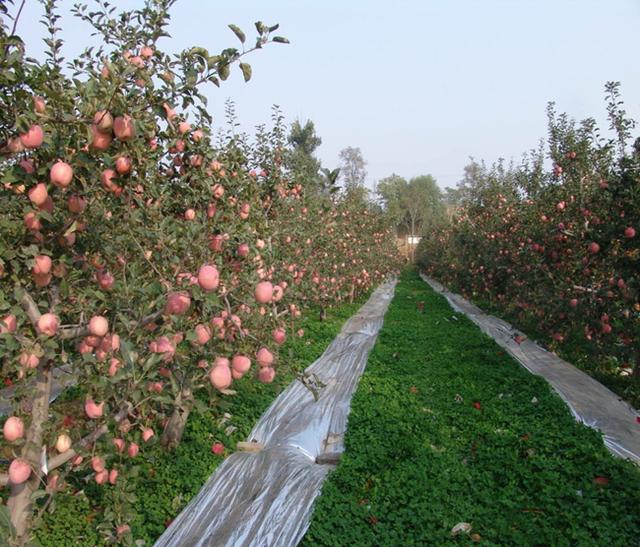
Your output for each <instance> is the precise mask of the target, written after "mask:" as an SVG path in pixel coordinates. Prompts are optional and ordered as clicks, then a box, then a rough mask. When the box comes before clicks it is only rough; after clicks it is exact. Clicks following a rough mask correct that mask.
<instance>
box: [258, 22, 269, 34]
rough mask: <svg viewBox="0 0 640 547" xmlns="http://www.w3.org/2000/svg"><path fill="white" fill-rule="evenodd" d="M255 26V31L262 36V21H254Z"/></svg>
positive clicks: (263, 29)
mask: <svg viewBox="0 0 640 547" xmlns="http://www.w3.org/2000/svg"><path fill="white" fill-rule="evenodd" d="M255 25H256V30H257V31H258V33H260V34H264V32H265V30H266V27H265V26H264V23H263V22H262V21H256V22H255Z"/></svg>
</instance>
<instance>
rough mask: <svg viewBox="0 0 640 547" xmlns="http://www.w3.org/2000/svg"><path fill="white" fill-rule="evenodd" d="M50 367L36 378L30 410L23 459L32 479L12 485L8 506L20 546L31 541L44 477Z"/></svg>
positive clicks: (45, 368) (43, 369)
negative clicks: (35, 500)
mask: <svg viewBox="0 0 640 547" xmlns="http://www.w3.org/2000/svg"><path fill="white" fill-rule="evenodd" d="M51 377H52V373H51V368H50V367H49V364H48V363H46V364H41V365H40V366H39V367H38V371H37V376H36V384H35V389H36V394H35V396H34V398H33V406H32V409H31V425H30V426H29V429H28V430H27V437H26V442H25V444H24V446H23V447H22V451H21V453H20V456H21V457H22V458H23V459H25V460H26V461H28V462H29V465H30V466H31V469H32V472H31V477H30V478H29V480H27V481H26V482H23V483H22V484H11V495H10V496H9V501H8V502H7V506H8V507H9V512H10V515H11V523H12V524H13V526H14V528H15V531H16V536H17V540H18V545H26V544H27V542H28V541H29V531H30V526H31V519H32V516H33V507H32V506H33V502H32V501H31V495H32V494H33V493H34V492H35V491H36V490H38V487H39V486H40V480H41V477H42V470H41V469H40V456H41V451H42V446H43V444H44V443H43V439H42V433H43V431H42V429H43V425H44V423H45V422H46V421H47V419H48V417H49V396H50V394H51Z"/></svg>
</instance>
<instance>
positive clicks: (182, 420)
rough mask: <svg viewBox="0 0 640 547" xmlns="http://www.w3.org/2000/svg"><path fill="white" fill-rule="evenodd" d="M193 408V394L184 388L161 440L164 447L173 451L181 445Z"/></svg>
mask: <svg viewBox="0 0 640 547" xmlns="http://www.w3.org/2000/svg"><path fill="white" fill-rule="evenodd" d="M192 408H193V394H192V393H191V389H190V388H187V387H183V388H182V389H181V390H180V393H179V394H178V396H177V397H176V403H175V407H174V408H173V414H171V418H169V421H168V422H167V425H166V427H165V428H164V431H163V432H162V438H161V439H160V442H161V444H162V446H164V447H165V448H169V449H173V448H175V447H176V446H178V445H179V444H180V441H181V440H182V435H183V434H184V428H185V427H186V425H187V420H188V419H189V414H191V409H192Z"/></svg>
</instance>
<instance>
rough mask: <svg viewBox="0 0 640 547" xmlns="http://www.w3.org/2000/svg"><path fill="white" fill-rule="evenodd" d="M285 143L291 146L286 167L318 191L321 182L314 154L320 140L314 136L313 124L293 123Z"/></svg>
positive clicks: (318, 164) (307, 122) (310, 122)
mask: <svg viewBox="0 0 640 547" xmlns="http://www.w3.org/2000/svg"><path fill="white" fill-rule="evenodd" d="M287 141H288V143H289V145H290V146H291V148H290V150H289V153H288V157H287V167H288V168H289V170H290V171H291V172H292V173H295V174H296V176H298V177H301V178H302V179H304V180H305V183H306V184H307V185H311V186H312V187H314V189H315V190H319V189H320V188H321V187H322V185H323V181H322V178H321V176H320V161H319V160H318V159H317V158H316V157H315V156H314V152H315V151H316V149H317V148H318V147H319V146H320V145H321V144H322V139H321V138H320V137H318V135H316V128H315V126H314V124H313V122H312V121H311V120H307V121H306V122H305V124H304V125H302V124H301V123H300V121H299V120H296V121H295V122H293V123H292V124H291V131H290V133H289V136H288V138H287Z"/></svg>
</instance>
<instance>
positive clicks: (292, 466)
mask: <svg viewBox="0 0 640 547" xmlns="http://www.w3.org/2000/svg"><path fill="white" fill-rule="evenodd" d="M394 287H395V282H387V283H386V284H384V285H382V286H381V287H379V288H378V289H377V290H376V291H375V292H374V293H373V294H372V296H371V297H370V299H369V300H368V301H367V303H366V304H364V306H363V307H362V308H361V309H360V310H359V312H358V313H357V314H356V315H354V316H353V317H352V318H351V319H349V321H347V323H346V324H345V325H344V327H343V328H342V331H341V332H340V334H339V335H338V336H337V337H336V339H335V340H334V341H333V342H332V344H331V345H330V346H329V347H328V348H327V350H326V351H325V352H324V354H323V355H322V356H321V357H320V358H319V359H318V360H317V361H316V362H315V363H313V364H312V365H311V366H310V367H309V368H307V370H306V371H305V374H306V376H307V378H308V381H309V383H310V384H317V385H318V386H319V389H318V395H319V397H318V400H317V401H315V400H314V397H313V395H312V392H311V390H309V389H307V388H306V387H304V386H303V385H302V383H301V382H298V381H296V382H294V383H292V384H291V385H290V386H289V387H288V388H287V389H286V390H285V391H284V392H283V393H282V394H280V396H279V397H278V398H277V399H276V400H275V402H274V403H273V404H272V405H271V407H269V409H268V410H267V411H266V412H265V414H264V415H263V416H262V418H261V419H260V421H259V422H258V424H257V425H256V426H255V427H254V429H253V431H252V432H251V434H250V436H249V441H253V442H254V443H256V444H254V445H253V446H254V447H258V448H261V449H260V450H258V451H257V452H236V453H235V454H233V455H231V456H230V457H229V458H227V459H226V460H225V461H224V463H223V464H222V465H220V467H218V469H217V470H216V472H215V473H214V474H213V475H212V476H211V478H210V479H209V480H208V481H207V483H206V484H205V485H204V487H203V488H202V490H201V491H200V492H199V493H198V495H197V496H196V497H195V498H194V499H193V500H192V501H191V502H190V503H189V504H188V505H187V506H186V507H185V509H184V510H183V511H182V512H181V513H180V515H178V517H177V518H176V519H175V520H174V521H173V523H172V524H171V525H170V526H169V528H168V529H167V530H166V531H165V533H164V534H163V535H162V536H161V537H160V538H159V540H158V541H157V543H156V546H158V547H161V546H167V547H168V546H171V547H174V546H183V545H184V546H186V545H189V546H192V545H216V546H223V545H225V546H234V547H240V546H249V545H278V546H288V545H292V546H293V545H296V544H297V543H298V542H299V541H300V539H301V538H302V536H303V535H304V533H305V531H306V529H307V526H308V522H309V519H310V516H311V511H312V506H313V501H314V499H315V497H316V496H317V495H318V494H319V493H320V489H321V487H322V483H323V482H324V479H325V477H326V475H327V473H329V471H331V469H333V465H330V464H327V463H324V462H335V461H336V460H337V457H338V456H339V454H340V453H341V452H342V434H343V433H344V430H345V428H346V422H347V415H348V413H349V405H350V400H351V396H352V394H353V392H354V391H355V389H356V387H357V385H358V381H359V378H360V376H361V375H362V372H363V370H364V368H365V366H366V364H367V357H368V354H369V352H370V350H371V348H372V347H373V345H374V343H375V341H376V338H377V335H378V331H379V330H380V328H381V327H382V322H383V318H384V316H385V313H386V310H387V308H388V306H389V303H390V301H391V298H392V297H393V293H394ZM323 385H324V387H323Z"/></svg>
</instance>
